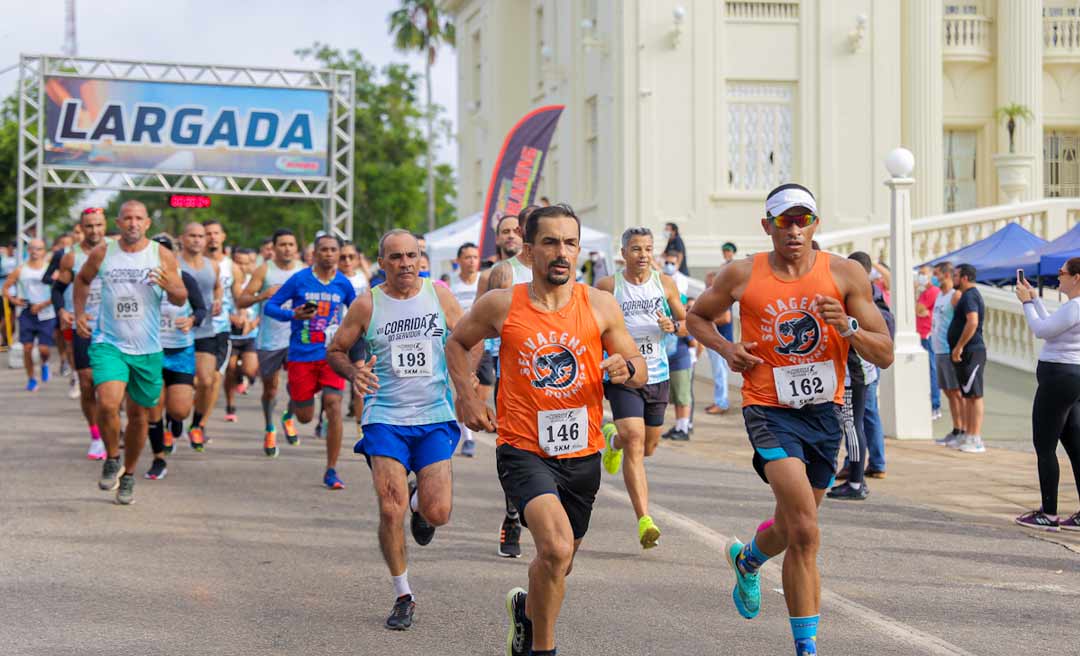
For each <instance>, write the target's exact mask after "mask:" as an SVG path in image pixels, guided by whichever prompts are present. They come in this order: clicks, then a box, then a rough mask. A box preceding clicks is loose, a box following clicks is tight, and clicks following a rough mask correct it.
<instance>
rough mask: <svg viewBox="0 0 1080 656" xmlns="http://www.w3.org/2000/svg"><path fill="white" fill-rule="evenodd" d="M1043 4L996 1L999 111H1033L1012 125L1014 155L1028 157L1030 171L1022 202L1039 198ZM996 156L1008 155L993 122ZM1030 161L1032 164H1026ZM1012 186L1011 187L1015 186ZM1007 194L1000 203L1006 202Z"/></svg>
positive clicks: (1000, 128)
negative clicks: (1014, 108)
mask: <svg viewBox="0 0 1080 656" xmlns="http://www.w3.org/2000/svg"><path fill="white" fill-rule="evenodd" d="M1042 6H1043V3H1042V2H1017V1H1016V0H998V3H997V17H996V18H995V19H994V20H995V21H996V22H997V106H998V107H1001V106H1003V105H1008V104H1011V103H1018V104H1021V105H1025V106H1027V108H1028V109H1030V110H1031V113H1032V118H1031V119H1030V120H1024V119H1019V120H1017V122H1016V153H1015V154H1016V155H1019V156H1026V157H1024V158H1023V161H1025V162H1028V163H1029V166H1030V171H1031V172H1030V175H1028V176H1027V178H1028V182H1029V184H1028V185H1027V189H1026V190H1024V191H1022V192H1021V193H1020V200H1033V199H1036V198H1042V196H1043V155H1042V149H1043V121H1042V92H1043V86H1042V81H1043V40H1042V35H1043V19H1042ZM997 134H998V138H997V144H998V149H997V152H998V154H1005V153H1008V152H1009V133H1008V132H1007V131H1006V130H1005V125H1004V122H1003V121H1000V120H999V121H997ZM1029 158H1030V159H1029ZM1012 175H1013V177H1016V175H1015V173H1013V174H1012ZM1014 182H1015V181H1014ZM1008 193H1009V192H1007V191H1003V192H1002V198H1000V199H999V200H1001V201H1003V202H1008V199H1007V198H1006V196H1007V195H1008Z"/></svg>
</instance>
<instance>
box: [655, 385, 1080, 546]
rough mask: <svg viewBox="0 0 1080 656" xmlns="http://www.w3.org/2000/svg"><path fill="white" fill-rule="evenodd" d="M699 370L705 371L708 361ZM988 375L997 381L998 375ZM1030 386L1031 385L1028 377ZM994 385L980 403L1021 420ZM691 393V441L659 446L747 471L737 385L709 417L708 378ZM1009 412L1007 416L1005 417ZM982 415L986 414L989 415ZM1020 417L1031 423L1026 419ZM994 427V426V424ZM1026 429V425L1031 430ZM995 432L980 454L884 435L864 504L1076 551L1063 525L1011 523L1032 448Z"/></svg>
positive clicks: (1064, 475)
mask: <svg viewBox="0 0 1080 656" xmlns="http://www.w3.org/2000/svg"><path fill="white" fill-rule="evenodd" d="M704 369H705V371H708V365H707V364H705V365H704ZM1007 371H1012V370H1007ZM987 373H988V374H989V373H991V372H990V371H988V372H987ZM998 373H1001V372H1000V371H999V372H998ZM995 378H997V379H998V380H1003V379H1004V377H1003V376H995ZM1032 378H1033V377H1032ZM988 380H989V377H988ZM1013 380H1015V378H1014V379H1013ZM1031 389H1032V391H1034V384H1033V383H1032V387H1031ZM995 390H996V388H992V389H991V392H990V393H989V394H988V396H987V401H988V403H987V407H988V408H989V407H995V408H996V413H997V414H999V415H1003V416H1007V417H1008V418H1009V420H1010V422H1011V423H1012V424H1019V423H1020V418H1018V417H1016V416H1015V415H1016V412H1017V408H1018V407H1019V406H1018V402H1012V403H1008V404H1006V403H1000V402H996V401H995V400H994V399H991V398H990V395H991V394H995ZM694 398H695V399H696V406H695V410H694V434H693V436H692V437H691V440H690V441H689V442H685V443H679V442H668V441H666V440H665V444H664V446H665V447H666V448H675V449H686V450H688V451H689V452H691V453H693V454H694V455H695V456H699V457H702V458H708V459H711V460H715V461H720V462H725V463H729V464H735V465H739V466H744V467H747V468H748V469H749V467H750V459H751V457H752V455H753V450H752V449H751V448H750V443H749V442H748V441H747V438H746V430H745V427H744V425H743V419H742V413H741V412H740V410H739V407H740V404H741V402H742V399H741V397H740V394H739V390H738V389H737V388H732V390H731V394H730V400H731V410H730V411H728V413H727V414H725V415H709V414H706V413H705V412H704V408H705V407H706V406H707V405H709V404H710V403H711V399H712V383H711V382H708V381H706V380H703V379H702V378H701V376H698V377H697V378H696V380H695V383H694ZM1017 398H1018V397H1017ZM1029 407H1030V406H1029ZM1009 411H1011V413H1012V414H1007V415H1006V413H1007V412H1009ZM1028 412H1030V410H1028ZM947 414H948V413H946V416H947ZM673 416H674V415H672V417H673ZM987 420H988V422H989V421H990V420H991V416H990V414H989V413H988V416H987ZM672 421H673V419H672ZM1027 421H1028V422H1030V419H1028V420H1027ZM945 423H948V420H947V419H946V420H945V421H944V423H943V422H937V425H936V426H935V427H936V428H942V430H941V431H940V432H942V433H944V432H947V431H948V426H944V424H945ZM1028 426H1030V423H1028ZM998 430H999V431H1000V428H999V429H998ZM1028 430H1029V431H1030V428H1029V429H1028ZM997 437H998V439H995V440H993V441H990V442H989V444H988V449H987V452H986V453H983V454H966V453H961V452H959V451H956V450H953V449H948V448H945V447H941V446H937V445H935V444H933V442H929V441H898V440H892V439H888V440H886V442H885V458H886V462H887V471H888V478H885V479H883V480H877V479H870V480H869V481H868V484H869V486H870V489H871V491H872V494H871V496H870V498H869V499H868V500H867V501H866V502H865V503H868V504H872V503H873V502H874V497H875V495H888V496H890V497H894V498H898V499H905V500H908V501H911V502H913V503H917V504H920V505H923V506H927V507H929V508H934V509H938V510H943V511H947V512H950V513H959V514H964V515H970V516H972V517H973V518H978V520H979V521H980V523H989V524H995V525H999V526H1000V527H1001V528H1002V529H1004V530H1015V531H1022V532H1024V533H1030V534H1031V535H1032V537H1035V538H1042V539H1047V540H1050V541H1053V542H1055V543H1057V544H1061V545H1062V546H1065V547H1066V548H1068V549H1071V550H1072V551H1074V552H1076V553H1078V554H1080V535H1078V534H1073V533H1068V532H1065V531H1062V532H1059V533H1042V532H1036V531H1029V530H1025V529H1022V528H1020V527H1019V526H1016V525H1015V524H1013V518H1014V517H1016V516H1017V515H1019V514H1020V513H1022V512H1024V511H1026V510H1031V509H1032V508H1037V507H1038V506H1039V496H1040V495H1039V482H1038V474H1037V471H1036V464H1035V454H1034V453H1033V452H1032V451H1031V448H1030V437H1029V436H1026V435H1006V434H1000V435H998V436H997ZM1022 440H1027V441H1028V442H1027V443H1028V448H1027V450H1026V451H1024V450H1020V449H1017V448H1000V447H996V446H995V443H997V442H1000V443H1003V444H1008V445H1009V446H1010V447H1012V446H1013V445H1020V444H1021V443H1022ZM1058 457H1059V460H1060V462H1061V481H1060V492H1059V497H1058V498H1059V508H1058V512H1059V514H1062V515H1069V514H1072V513H1074V512H1076V511H1077V510H1080V500H1078V499H1077V493H1076V488H1075V486H1074V485H1073V476H1072V468H1071V467H1070V465H1069V461H1068V458H1066V457H1065V455H1064V453H1063V452H1061V450H1060V449H1059V454H1058Z"/></svg>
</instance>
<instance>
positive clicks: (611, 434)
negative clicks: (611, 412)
mask: <svg viewBox="0 0 1080 656" xmlns="http://www.w3.org/2000/svg"><path fill="white" fill-rule="evenodd" d="M600 432H601V433H603V434H604V444H606V445H607V448H606V449H604V456H603V459H602V462H603V463H604V469H605V470H606V471H607V473H609V474H611V475H612V476H614V475H615V474H618V473H619V467H621V466H622V449H616V448H615V436H616V435H618V434H619V432H618V430H616V428H615V424H604V425H603V426H601V427H600Z"/></svg>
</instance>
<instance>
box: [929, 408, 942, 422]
mask: <svg viewBox="0 0 1080 656" xmlns="http://www.w3.org/2000/svg"><path fill="white" fill-rule="evenodd" d="M938 419H941V410H931V411H930V420H931V421H937V420H938Z"/></svg>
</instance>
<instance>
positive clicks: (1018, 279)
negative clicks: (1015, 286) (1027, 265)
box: [1016, 269, 1026, 285]
mask: <svg viewBox="0 0 1080 656" xmlns="http://www.w3.org/2000/svg"><path fill="white" fill-rule="evenodd" d="M1016 282H1017V283H1019V284H1021V285H1022V284H1024V283H1025V282H1026V280H1025V279H1024V270H1023V269H1017V270H1016Z"/></svg>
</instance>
